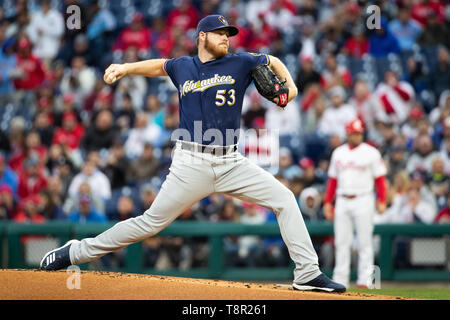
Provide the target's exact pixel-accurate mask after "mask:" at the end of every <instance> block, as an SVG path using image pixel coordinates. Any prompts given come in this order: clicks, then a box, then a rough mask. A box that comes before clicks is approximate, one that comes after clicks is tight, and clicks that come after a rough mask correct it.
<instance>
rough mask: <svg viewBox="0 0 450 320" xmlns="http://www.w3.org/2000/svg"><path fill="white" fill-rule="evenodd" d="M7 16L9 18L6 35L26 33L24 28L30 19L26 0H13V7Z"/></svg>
mask: <svg viewBox="0 0 450 320" xmlns="http://www.w3.org/2000/svg"><path fill="white" fill-rule="evenodd" d="M8 18H9V19H8V20H10V23H9V26H8V31H7V35H8V37H17V36H18V35H19V34H23V33H26V28H27V27H28V25H29V24H30V21H31V14H30V10H29V7H28V0H17V1H15V7H14V8H12V12H11V13H10V15H9V17H8Z"/></svg>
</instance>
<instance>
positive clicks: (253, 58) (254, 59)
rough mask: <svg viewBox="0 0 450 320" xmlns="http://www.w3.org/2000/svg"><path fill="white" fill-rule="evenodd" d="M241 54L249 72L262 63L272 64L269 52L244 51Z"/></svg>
mask: <svg viewBox="0 0 450 320" xmlns="http://www.w3.org/2000/svg"><path fill="white" fill-rule="evenodd" d="M240 55H241V56H242V58H243V60H244V65H245V66H246V67H247V68H248V71H249V72H250V71H251V70H252V69H254V68H255V67H257V66H259V65H261V64H267V65H269V64H270V58H269V56H268V55H267V54H260V53H252V52H242V53H240Z"/></svg>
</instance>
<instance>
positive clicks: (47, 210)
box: [39, 179, 66, 220]
mask: <svg viewBox="0 0 450 320" xmlns="http://www.w3.org/2000/svg"><path fill="white" fill-rule="evenodd" d="M52 183H54V182H52ZM49 184H50V179H49ZM39 197H40V199H41V202H42V205H41V206H42V211H41V213H42V215H43V216H44V218H45V219H46V220H62V219H66V215H65V214H64V211H63V209H62V202H61V199H60V198H58V197H55V195H54V194H51V193H50V192H49V191H47V190H45V191H43V192H40V193H39Z"/></svg>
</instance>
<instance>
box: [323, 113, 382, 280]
mask: <svg viewBox="0 0 450 320" xmlns="http://www.w3.org/2000/svg"><path fill="white" fill-rule="evenodd" d="M363 134H364V128H363V124H362V122H361V121H360V120H359V119H356V120H353V121H351V122H349V123H348V124H347V125H346V135H347V143H345V144H343V145H341V146H339V147H337V148H336V149H335V150H334V151H333V153H332V155H331V161H330V166H329V169H328V182H327V187H326V192H325V198H324V208H323V210H324V215H325V217H326V218H327V219H328V220H334V237H335V268H334V272H333V280H334V281H337V282H339V283H342V284H344V285H345V286H346V287H348V286H349V281H350V279H349V278H350V262H351V245H352V242H353V230H354V229H355V230H356V236H357V241H358V278H357V286H358V287H361V288H367V287H369V285H370V284H372V273H373V263H374V252H373V245H372V235H373V224H374V223H373V218H374V215H375V211H378V213H380V214H381V213H383V212H384V211H385V210H386V179H385V175H386V167H385V165H384V162H383V159H382V157H381V154H380V152H379V151H378V150H377V149H376V148H374V147H372V146H370V145H369V144H367V143H364V142H363ZM374 185H375V189H376V195H377V197H376V199H375V196H374ZM335 195H336V202H335V208H334V211H333V206H332V201H333V200H334V197H335Z"/></svg>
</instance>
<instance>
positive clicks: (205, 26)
mask: <svg viewBox="0 0 450 320" xmlns="http://www.w3.org/2000/svg"><path fill="white" fill-rule="evenodd" d="M219 29H228V32H229V33H230V37H233V36H235V35H237V34H238V33H239V29H238V28H236V27H235V26H231V25H229V24H228V21H227V20H226V19H225V18H224V16H221V15H218V14H213V15H209V16H206V17H204V18H203V19H202V20H200V22H199V23H198V25H197V32H196V34H197V37H198V35H199V34H200V32H202V31H203V32H210V31H214V30H219Z"/></svg>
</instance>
